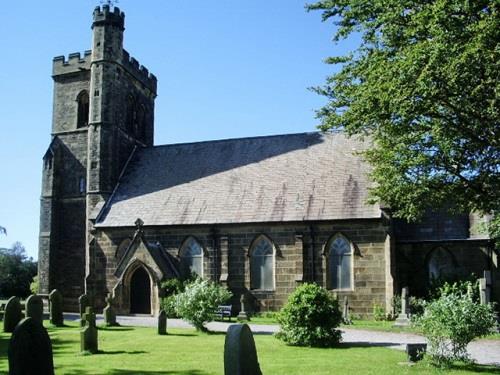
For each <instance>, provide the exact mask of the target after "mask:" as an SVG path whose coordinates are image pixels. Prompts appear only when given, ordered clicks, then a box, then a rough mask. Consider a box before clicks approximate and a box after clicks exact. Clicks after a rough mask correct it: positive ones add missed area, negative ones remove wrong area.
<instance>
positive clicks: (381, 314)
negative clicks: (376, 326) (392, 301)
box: [373, 303, 387, 322]
mask: <svg viewBox="0 0 500 375" xmlns="http://www.w3.org/2000/svg"><path fill="white" fill-rule="evenodd" d="M373 320H375V321H377V322H379V321H382V320H387V316H386V315H385V308H384V306H382V305H380V304H378V303H374V304H373Z"/></svg>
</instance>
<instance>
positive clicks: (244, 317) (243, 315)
mask: <svg viewBox="0 0 500 375" xmlns="http://www.w3.org/2000/svg"><path fill="white" fill-rule="evenodd" d="M240 304H241V310H240V312H239V314H238V317H237V319H238V320H250V319H249V318H248V314H247V312H246V311H245V294H244V293H243V294H241V297H240Z"/></svg>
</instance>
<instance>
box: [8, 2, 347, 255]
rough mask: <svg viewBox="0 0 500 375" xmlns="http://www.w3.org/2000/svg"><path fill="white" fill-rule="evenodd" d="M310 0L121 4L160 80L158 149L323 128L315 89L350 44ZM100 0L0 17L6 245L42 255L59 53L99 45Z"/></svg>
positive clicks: (141, 54)
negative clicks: (45, 161) (95, 14)
mask: <svg viewBox="0 0 500 375" xmlns="http://www.w3.org/2000/svg"><path fill="white" fill-rule="evenodd" d="M304 4H305V2H304V1H303V0H252V1H235V0H232V1H229V0H210V1H208V0H192V1H185V0H168V1H167V0H144V1H137V0H134V1H133V0H121V1H120V2H119V4H118V6H119V7H120V8H121V9H122V10H123V11H125V13H126V18H125V23H126V25H125V27H126V31H125V42H124V44H125V48H126V49H127V50H128V51H129V52H130V53H131V55H132V56H134V57H136V58H137V59H138V60H139V62H140V63H141V64H143V65H145V66H146V67H147V68H148V69H149V70H150V71H151V72H153V73H154V74H155V75H156V76H157V77H158V98H157V100H156V109H155V144H166V143H179V142H193V141H202V140H209V139H220V138H236V137H248V136H257V135H269V134H283V133H296V132H306V131H314V130H315V127H316V125H317V124H318V120H317V119H315V118H314V110H315V109H318V108H320V107H321V106H322V105H323V104H324V103H325V99H324V98H322V97H320V96H318V95H316V94H315V93H313V92H311V91H309V90H308V87H311V86H316V85H321V84H322V83H323V82H324V80H325V77H326V76H327V75H328V74H330V73H332V71H333V67H331V66H328V65H326V64H324V63H323V60H324V59H325V58H326V57H328V56H332V55H337V54H341V53H343V52H345V51H346V49H348V48H349V42H344V43H342V44H340V45H339V44H337V45H335V44H333V43H332V42H331V39H332V35H333V32H334V27H333V25H332V24H331V23H322V22H321V19H320V14H319V13H318V12H313V13H307V12H306V11H305V10H304ZM96 5H99V1H98V0H94V1H90V0H79V1H62V0H51V1H49V2H46V1H45V2H44V1H35V0H27V1H23V2H9V3H8V4H4V5H3V7H2V12H0V35H2V52H3V53H2V58H1V59H0V81H1V87H2V90H0V102H1V103H2V104H1V105H0V116H1V119H2V123H1V127H2V138H1V147H0V158H1V161H2V174H1V176H2V182H1V184H0V225H1V226H4V227H6V228H7V231H8V235H7V236H0V247H7V246H10V245H11V244H12V243H13V242H15V241H20V242H22V243H23V244H24V245H25V247H26V249H27V251H28V254H29V255H30V256H33V257H34V258H37V253H38V228H39V210H40V206H39V197H40V186H41V167H42V163H41V160H42V155H43V154H44V152H45V150H46V148H47V147H48V145H49V142H50V128H51V121H52V79H51V76H50V74H51V67H52V58H53V57H54V56H58V55H68V54H69V53H72V52H83V51H84V50H86V49H89V48H90V43H91V29H90V25H91V22H92V11H93V9H94V7H95V6H96Z"/></svg>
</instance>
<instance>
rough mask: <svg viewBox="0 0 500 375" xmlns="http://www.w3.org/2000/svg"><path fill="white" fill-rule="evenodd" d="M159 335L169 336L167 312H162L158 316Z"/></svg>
mask: <svg viewBox="0 0 500 375" xmlns="http://www.w3.org/2000/svg"><path fill="white" fill-rule="evenodd" d="M158 334H159V335H167V313H166V312H165V310H160V313H159V314H158Z"/></svg>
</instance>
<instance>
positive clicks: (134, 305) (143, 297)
mask: <svg viewBox="0 0 500 375" xmlns="http://www.w3.org/2000/svg"><path fill="white" fill-rule="evenodd" d="M130 313H131V314H151V281H150V279H149V275H148V273H147V272H146V270H145V269H144V268H143V267H139V268H137V269H136V270H135V272H134V274H133V275H132V278H131V280H130Z"/></svg>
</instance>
